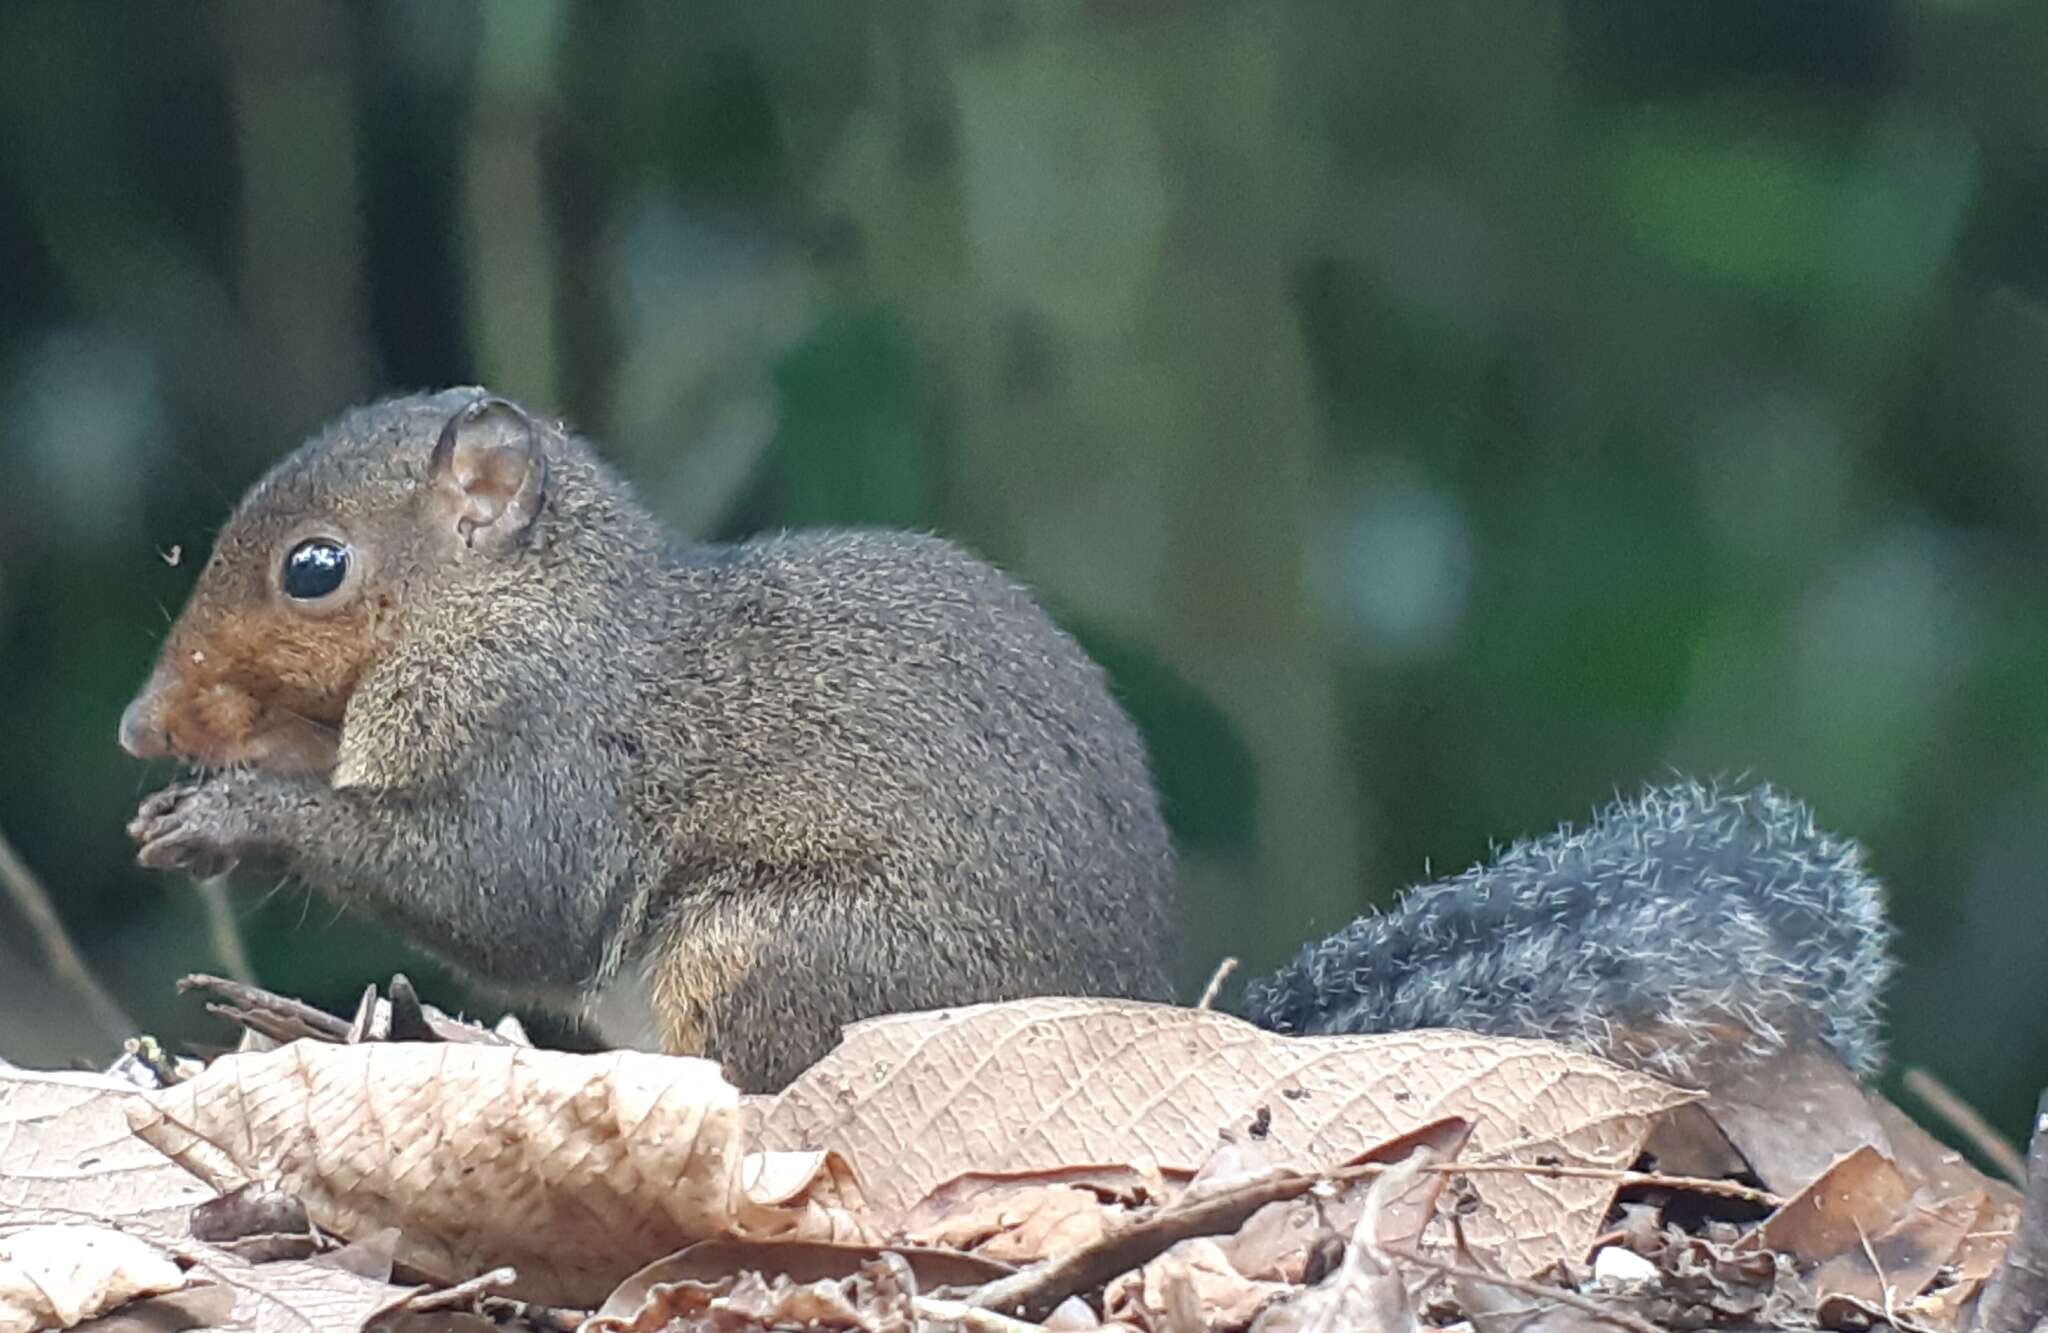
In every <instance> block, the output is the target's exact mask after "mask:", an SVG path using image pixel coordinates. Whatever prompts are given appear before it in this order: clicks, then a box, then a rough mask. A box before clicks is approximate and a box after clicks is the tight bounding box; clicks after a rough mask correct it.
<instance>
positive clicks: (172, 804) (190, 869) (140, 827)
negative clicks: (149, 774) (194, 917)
mask: <svg viewBox="0 0 2048 1333" xmlns="http://www.w3.org/2000/svg"><path fill="white" fill-rule="evenodd" d="M200 791H201V788H200V787H198V786H176V787H166V788H165V789H164V790H162V791H160V792H157V793H156V794H155V795H153V796H151V797H149V799H147V800H145V801H144V802H143V803H142V805H141V807H140V808H139V809H137V810H136V812H135V818H134V819H132V820H130V821H128V836H129V837H130V838H132V839H134V840H135V841H136V842H137V843H139V844H141V846H140V850H138V851H137V852H136V853H135V860H136V863H137V864H138V865H142V866H146V867H148V868H149V869H151V870H183V871H185V872H187V873H188V874H190V875H191V876H192V877H193V878H195V879H211V878H213V877H214V876H215V875H225V874H226V873H227V872H228V871H230V870H232V869H234V867H235V864H236V862H237V861H238V860H240V858H239V857H238V856H236V855H235V853H233V852H232V851H229V850H228V849H227V848H226V847H225V846H223V845H222V843H221V838H220V833H219V830H218V828H217V827H215V822H214V821H213V820H211V819H209V818H208V817H207V816H206V815H205V814H204V813H203V812H202V810H201V804H202V803H201V802H199V801H196V800H194V799H193V798H194V797H196V796H198V795H199V794H200Z"/></svg>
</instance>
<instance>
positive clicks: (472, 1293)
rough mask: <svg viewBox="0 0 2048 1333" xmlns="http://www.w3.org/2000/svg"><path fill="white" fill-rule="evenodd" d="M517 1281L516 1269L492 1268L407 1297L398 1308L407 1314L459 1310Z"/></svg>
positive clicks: (517, 1273) (517, 1271)
mask: <svg viewBox="0 0 2048 1333" xmlns="http://www.w3.org/2000/svg"><path fill="white" fill-rule="evenodd" d="M518 1280H519V1270H518V1269H516V1268H493V1269H492V1270H491V1271H490V1272H488V1273H479V1274H477V1275H476V1276H475V1277H473V1278H470V1279H469V1280H468V1281H466V1282H458V1283H456V1284H455V1285H454V1286H452V1287H443V1288H442V1289H441V1290H439V1291H429V1292H425V1293H423V1294H421V1295H418V1296H411V1297H408V1298H407V1299H406V1300H405V1301H404V1302H402V1303H401V1305H400V1307H399V1308H400V1309H402V1310H404V1311H405V1312H406V1313H407V1314H414V1313H417V1312H419V1311H422V1310H454V1309H460V1308H462V1307H463V1306H466V1305H474V1304H476V1302H477V1299H478V1298H479V1297H482V1296H488V1295H490V1294H491V1293H492V1292H493V1291H495V1290H496V1289H497V1288H499V1287H509V1286H511V1285H512V1284H513V1283H514V1282H517V1281H518Z"/></svg>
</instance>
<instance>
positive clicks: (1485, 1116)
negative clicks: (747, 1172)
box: [762, 998, 1691, 1273]
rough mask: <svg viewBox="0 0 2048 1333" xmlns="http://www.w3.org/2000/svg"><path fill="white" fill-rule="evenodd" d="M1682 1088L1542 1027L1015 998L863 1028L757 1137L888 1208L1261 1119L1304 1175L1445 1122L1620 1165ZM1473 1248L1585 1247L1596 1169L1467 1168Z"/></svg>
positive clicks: (802, 1081) (1188, 1143)
mask: <svg viewBox="0 0 2048 1333" xmlns="http://www.w3.org/2000/svg"><path fill="white" fill-rule="evenodd" d="M1690 1096H1691V1095H1690V1094H1687V1093H1684V1092H1681V1091H1679V1090H1677V1089H1674V1088H1671V1087H1669V1086H1667V1085H1665V1084H1662V1083H1659V1082H1657V1081H1655V1080H1653V1079H1650V1078H1648V1077H1645V1076H1643V1075H1639V1074H1635V1073H1631V1072H1629V1071H1626V1070H1622V1069H1619V1068H1616V1067H1615V1066H1613V1065H1609V1064H1607V1063H1605V1062H1603V1061H1600V1060H1597V1059H1595V1058H1593V1057H1592V1056H1588V1055H1583V1054H1579V1053H1577V1052H1574V1051H1570V1050H1567V1049H1565V1048H1562V1047H1557V1046H1552V1045H1549V1044H1546V1043H1542V1042H1529V1041H1514V1040H1508V1039H1502V1038H1488V1037H1478V1036H1473V1035H1470V1034H1466V1033H1457V1032H1410V1033H1399V1034H1393V1035H1388V1036H1378V1037H1282V1036H1277V1035H1275V1034H1273V1033H1269V1032H1265V1031H1262V1030H1260V1029H1258V1028H1256V1027H1253V1026H1252V1025H1251V1024H1249V1023H1245V1022H1243V1021H1241V1020H1239V1019H1236V1018H1232V1017H1230V1016H1228V1015H1225V1014H1219V1013H1216V1012H1213V1011H1208V1010H1193V1009H1176V1008H1169V1007H1165V1006H1160V1005H1148V1004H1140V1003H1135V1002H1129V1001H1116V1000H1089V999H1058V998H1055V999H1040V1000H1023V1001H1016V1002H1012V1003H1007V1004H997V1005H982V1006H975V1007H971V1008H964V1009H956V1010H950V1011H946V1012H942V1013H935V1014H910V1015H898V1016H894V1017H889V1018H881V1019H875V1020H872V1021H869V1022H866V1023H861V1024H856V1025H855V1026H853V1027H852V1028H849V1029H848V1031H847V1035H846V1039H845V1040H844V1041H843V1042H842V1043H841V1044H840V1046H839V1047H837V1048H836V1049H835V1050H834V1051H833V1052H832V1053H830V1054H829V1055H827V1056H826V1057H825V1058H824V1059H823V1060H822V1061H820V1062H819V1063H818V1064H817V1065H816V1066H814V1067H813V1068H812V1069H811V1070H809V1071H808V1072H807V1073H805V1074H804V1075H803V1076H802V1077H800V1078H799V1079H798V1080H797V1081H796V1083H795V1084H793V1085H792V1086H791V1087H790V1088H789V1089H787V1090H786V1091H785V1092H783V1093H782V1095H781V1096H780V1097H778V1098H777V1099H776V1100H775V1101H774V1102H773V1104H771V1105H770V1106H768V1107H767V1108H766V1109H765V1111H764V1112H763V1114H762V1132H763V1138H764V1146H768V1147H777V1148H804V1147H809V1148H829V1149H833V1150H835V1151H837V1152H840V1153H842V1154H844V1155H845V1157H846V1158H847V1160H848V1161H850V1162H851V1163H852V1164H853V1167H854V1170H855V1172H856V1173H857V1174H858V1176H859V1177H860V1180H861V1183H862V1186H863V1188H864V1189H865V1190H866V1192H867V1197H868V1199H869V1201H870V1203H871V1204H872V1205H873V1206H874V1207H875V1208H876V1209H877V1210H878V1211H879V1212H880V1214H881V1215H882V1217H883V1218H891V1217H894V1218H901V1217H903V1216H905V1215H907V1213H908V1211H909V1209H910V1208H911V1207H912V1205H914V1204H915V1203H916V1202H917V1201H918V1200H919V1199H921V1198H923V1197H924V1196H925V1195H926V1194H928V1193H930V1192H931V1191H932V1190H933V1189H934V1188H935V1187H937V1186H938V1185H940V1184H941V1183H943V1182H945V1181H947V1180H950V1179H952V1178H954V1177H956V1176H960V1175H963V1174H966V1173H968V1172H973V1171H982V1172H998V1171H1013V1172H1029V1171H1043V1170H1052V1169H1056V1168H1059V1167H1063V1166H1068V1165H1071V1164H1074V1163H1081V1162H1121V1163H1129V1164H1131V1165H1134V1166H1138V1167H1141V1168H1145V1169H1152V1168H1154V1167H1156V1168H1157V1169H1160V1170H1162V1171H1173V1172H1181V1173H1190V1174H1191V1173H1192V1172H1193V1171H1194V1170H1195V1169H1196V1168H1197V1167H1198V1166H1199V1165H1200V1164H1201V1163H1202V1162H1203V1161H1205V1160H1206V1159H1207V1158H1208V1157H1209V1155H1210V1154H1211V1153H1212V1152H1213V1151H1214V1150H1215V1148H1216V1145H1217V1140H1218V1135H1219V1132H1220V1131H1222V1130H1225V1129H1230V1128H1238V1127H1242V1126H1245V1125H1247V1124H1251V1123H1254V1121H1255V1120H1256V1121H1257V1122H1259V1123H1261V1124H1262V1125H1263V1126H1264V1129H1265V1132H1266V1134H1267V1136H1268V1139H1269V1142H1270V1143H1271V1144H1272V1145H1273V1147H1274V1151H1275V1152H1277V1153H1279V1154H1281V1155H1282V1156H1283V1157H1284V1158H1285V1159H1286V1160H1289V1161H1293V1162H1297V1163H1300V1164H1302V1165H1303V1167H1304V1168H1305V1169H1320V1168H1321V1167H1323V1166H1324V1165H1326V1164H1328V1163H1331V1162H1341V1161H1345V1160H1348V1159H1350V1158H1353V1157H1356V1156H1357V1155H1359V1154H1360V1153H1362V1152H1364V1151H1365V1150H1366V1149H1369V1148H1371V1147H1373V1146H1374V1145H1376V1144H1378V1143H1381V1142H1383V1141H1385V1140H1387V1139H1389V1138H1393V1137H1395V1136H1397V1135H1400V1134H1403V1133H1406V1132H1407V1131H1409V1130H1412V1129H1414V1128H1416V1127H1417V1126H1419V1125H1422V1124H1424V1123H1427V1122H1431V1121H1435V1120H1438V1119H1441V1118H1443V1117H1446V1116H1453V1115H1456V1116H1464V1117H1467V1118H1469V1119H1471V1120H1472V1122H1473V1125H1474V1129H1473V1136H1472V1141H1471V1145H1470V1147H1469V1148H1468V1149H1467V1151H1466V1153H1465V1160H1467V1161H1474V1162H1489V1163H1491V1162H1526V1163H1536V1162H1539V1161H1541V1162H1554V1163H1556V1164H1560V1165H1568V1166H1591V1167H1601V1168H1607V1169H1620V1168H1625V1167H1627V1166H1628V1165H1629V1164H1630V1162H1631V1161H1633V1159H1634V1157H1635V1155H1636V1153H1637V1151H1638V1150H1639V1149H1640V1147H1641V1145H1642V1142H1643V1139H1644V1136H1645V1135H1646V1133H1647V1130H1648V1126H1649V1122H1650V1118H1651V1117H1652V1116H1654V1115H1656V1114H1657V1113H1659V1112H1661V1111H1664V1110H1666V1109H1668V1108H1670V1107H1673V1106H1677V1105H1680V1104H1683V1103H1684V1102H1686V1101H1687V1100H1689V1098H1690ZM1474 1179H1475V1188H1476V1190H1477V1192H1478V1195H1479V1197H1480V1199H1481V1207H1480V1210H1479V1212H1478V1213H1476V1214H1475V1215H1474V1216H1473V1217H1472V1218H1470V1219H1468V1222H1467V1226H1468V1230H1469V1233H1470V1235H1471V1236H1472V1238H1473V1244H1474V1247H1475V1249H1477V1250H1478V1251H1479V1252H1480V1253H1482V1254H1484V1255H1486V1256H1487V1258H1488V1259H1489V1261H1490V1262H1492V1263H1495V1264H1496V1265H1498V1266H1500V1267H1501V1268H1502V1269H1503V1270H1505V1271H1507V1272H1510V1273H1528V1272H1535V1271H1537V1270H1540V1269H1542V1268H1544V1267H1545V1266H1547V1265H1548V1264H1550V1263H1552V1262H1554V1261H1556V1260H1559V1259H1565V1258H1571V1259H1576V1258H1579V1257H1581V1256H1582V1255H1583V1254H1584V1252H1585V1250H1586V1249H1587V1248H1588V1247H1589V1245H1590V1243H1591V1241H1592V1238H1593V1236H1594V1235H1595V1234H1596V1232H1597V1230H1598V1227H1599V1225H1600V1222H1601V1218H1602V1215H1603V1214H1604V1213H1605V1211H1606V1208H1607V1204H1608V1201H1609V1199H1610V1198H1611V1197H1612V1194H1613V1186H1612V1184H1611V1183H1610V1182H1607V1181H1603V1180H1597V1179H1583V1178H1580V1179H1573V1178H1542V1177H1534V1176H1524V1175H1517V1174H1514V1173H1498V1174H1493V1173H1489V1174H1486V1175H1484V1176H1483V1177H1475V1178H1474Z"/></svg>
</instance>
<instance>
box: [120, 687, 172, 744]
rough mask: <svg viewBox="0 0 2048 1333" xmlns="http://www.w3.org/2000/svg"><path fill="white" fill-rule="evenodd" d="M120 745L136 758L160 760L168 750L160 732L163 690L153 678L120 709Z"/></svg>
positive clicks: (166, 738)
mask: <svg viewBox="0 0 2048 1333" xmlns="http://www.w3.org/2000/svg"><path fill="white" fill-rule="evenodd" d="M121 748H122V749H124V750H126V751H127V752H128V753H129V754H132V755H134V756H135V757H136V758H137V759H161V758H163V757H164V756H165V755H167V754H169V753H170V752H171V747H170V738H169V737H168V736H167V735H166V734H165V732H164V724H163V690H162V688H161V687H160V685H159V683H158V682H157V680H156V679H155V678H154V677H152V678H151V680H150V682H149V683H148V684H147V685H144V686H143V687H142V689H141V691H140V692H139V693H137V694H136V696H135V697H134V698H133V699H130V700H129V701H128V706H127V707H126V708H124V709H122V710H121Z"/></svg>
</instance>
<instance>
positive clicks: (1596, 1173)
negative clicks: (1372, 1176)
mask: <svg viewBox="0 0 2048 1333" xmlns="http://www.w3.org/2000/svg"><path fill="white" fill-rule="evenodd" d="M1429 1169H1430V1170H1432V1171H1442V1172H1444V1173H1446V1174H1448V1175H1454V1176H1463V1175H1475V1174H1477V1173H1479V1172H1482V1171H1484V1172H1495V1173H1504V1174H1510V1175H1518V1176H1552V1177H1570V1178H1572V1179H1575V1180H1611V1181H1613V1182H1614V1184H1615V1188H1617V1189H1632V1188H1654V1189H1672V1190H1682V1191H1684V1192H1685V1193H1687V1194H1714V1195H1719V1196H1721V1197H1723V1198H1728V1199H1741V1200H1742V1201H1744V1202H1745V1203H1753V1204H1756V1205H1757V1206H1758V1207H1760V1208H1779V1207H1782V1206H1784V1203H1785V1201H1784V1200H1783V1199H1781V1198H1779V1197H1778V1196H1777V1195H1775V1194H1773V1193H1771V1192H1770V1191H1769V1190H1760V1189H1757V1188H1755V1187H1753V1186H1750V1185H1745V1184H1743V1183H1741V1182H1740V1181H1735V1180H1708V1179H1706V1178H1705V1177H1703V1176H1667V1175H1665V1174H1663V1173H1662V1172H1659V1171H1623V1170H1620V1169H1618V1168H1615V1167H1606V1166H1564V1165H1562V1164H1560V1165H1556V1166H1544V1165H1542V1164H1540V1163H1535V1162H1445V1163H1442V1164H1440V1165H1437V1166H1432V1167H1430V1168H1429Z"/></svg>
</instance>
